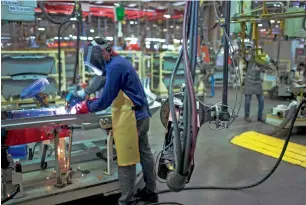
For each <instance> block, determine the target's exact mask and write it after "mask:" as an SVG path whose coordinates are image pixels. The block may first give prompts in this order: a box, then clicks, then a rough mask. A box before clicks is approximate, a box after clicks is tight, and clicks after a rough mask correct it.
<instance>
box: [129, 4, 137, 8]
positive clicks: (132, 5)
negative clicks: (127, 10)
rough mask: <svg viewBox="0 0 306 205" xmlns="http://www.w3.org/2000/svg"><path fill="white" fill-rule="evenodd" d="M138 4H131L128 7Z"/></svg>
mask: <svg viewBox="0 0 306 205" xmlns="http://www.w3.org/2000/svg"><path fill="white" fill-rule="evenodd" d="M135 6H137V4H129V5H128V7H135Z"/></svg>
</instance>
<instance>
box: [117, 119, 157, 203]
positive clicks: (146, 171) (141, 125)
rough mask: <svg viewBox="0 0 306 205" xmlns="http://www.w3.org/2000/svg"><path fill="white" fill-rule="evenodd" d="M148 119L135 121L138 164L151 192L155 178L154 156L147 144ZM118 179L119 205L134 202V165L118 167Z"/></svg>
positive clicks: (154, 184) (154, 185) (154, 187)
mask: <svg viewBox="0 0 306 205" xmlns="http://www.w3.org/2000/svg"><path fill="white" fill-rule="evenodd" d="M149 128H150V118H149V117H148V118H145V119H143V120H139V121H137V129H138V135H139V136H138V137H139V152H140V163H141V166H142V171H143V178H144V181H145V183H146V188H147V189H148V190H150V191H152V192H154V191H155V189H156V176H155V174H154V156H153V154H152V151H151V147H150V144H149V138H148V131H149ZM118 175H119V176H118V177H119V183H120V188H121V197H120V198H119V205H127V204H129V203H130V202H131V201H134V200H135V199H134V192H133V189H134V186H135V181H136V165H130V166H118Z"/></svg>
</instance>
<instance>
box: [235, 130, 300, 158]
mask: <svg viewBox="0 0 306 205" xmlns="http://www.w3.org/2000/svg"><path fill="white" fill-rule="evenodd" d="M242 135H243V136H241V135H240V137H243V138H248V139H251V140H254V141H258V142H262V143H265V144H267V145H270V146H273V147H277V148H281V149H282V148H283V146H284V143H285V140H281V139H277V138H275V137H270V136H268V135H264V134H260V133H257V132H246V133H243V134H242ZM287 151H290V152H293V153H296V154H299V155H302V156H306V146H303V145H299V144H296V143H293V142H289V144H288V147H287Z"/></svg>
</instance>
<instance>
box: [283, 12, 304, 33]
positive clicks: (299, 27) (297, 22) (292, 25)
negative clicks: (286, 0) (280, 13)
mask: <svg viewBox="0 0 306 205" xmlns="http://www.w3.org/2000/svg"><path fill="white" fill-rule="evenodd" d="M301 11H304V8H299V7H289V8H288V10H287V12H301ZM305 15H306V12H305ZM304 18H305V17H301V18H290V19H286V21H285V30H284V33H285V35H286V36H288V37H299V38H306V31H305V29H304V26H305V27H306V25H303V24H304Z"/></svg>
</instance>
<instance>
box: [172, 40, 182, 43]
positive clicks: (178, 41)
mask: <svg viewBox="0 0 306 205" xmlns="http://www.w3.org/2000/svg"><path fill="white" fill-rule="evenodd" d="M173 42H174V43H180V42H181V41H180V40H178V39H174V40H173Z"/></svg>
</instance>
